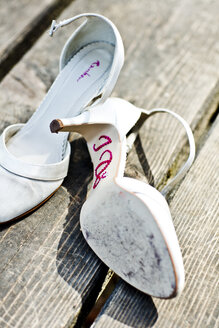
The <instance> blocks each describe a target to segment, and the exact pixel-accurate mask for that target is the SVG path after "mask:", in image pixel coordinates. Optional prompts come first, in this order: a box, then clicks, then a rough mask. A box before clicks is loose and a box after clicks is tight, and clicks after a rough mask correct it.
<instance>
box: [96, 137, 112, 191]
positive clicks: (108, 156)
mask: <svg viewBox="0 0 219 328" xmlns="http://www.w3.org/2000/svg"><path fill="white" fill-rule="evenodd" d="M101 139H105V140H106V142H104V143H103V144H102V145H100V146H98V147H96V145H95V144H94V145H93V150H94V151H95V152H97V151H99V150H100V149H101V148H103V147H106V146H107V145H109V144H111V143H112V140H111V138H110V137H108V136H105V135H102V136H100V137H99V140H101ZM112 159H113V155H112V152H111V150H109V149H106V150H104V151H103V152H102V154H101V155H100V158H99V161H101V162H100V163H99V164H98V165H97V167H96V168H95V170H94V172H95V177H96V180H95V181H94V185H93V189H95V188H96V187H97V185H98V184H99V182H100V180H101V179H104V178H106V174H107V172H106V169H107V167H108V166H109V165H110V163H111V162H112Z"/></svg>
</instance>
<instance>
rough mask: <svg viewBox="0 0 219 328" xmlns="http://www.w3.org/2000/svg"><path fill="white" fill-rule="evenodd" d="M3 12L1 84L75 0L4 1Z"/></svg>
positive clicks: (0, 28) (0, 56)
mask: <svg viewBox="0 0 219 328" xmlns="http://www.w3.org/2000/svg"><path fill="white" fill-rule="evenodd" d="M2 1H3V3H1V12H0V20H1V26H0V80H2V79H3V78H4V77H5V75H6V74H7V73H8V72H9V71H10V69H11V68H12V67H13V66H14V65H15V64H16V63H17V62H18V61H19V60H20V59H21V57H22V56H23V55H24V54H25V53H26V52H27V51H28V50H29V48H31V46H32V45H33V44H34V42H35V41H36V40H37V39H38V38H39V37H40V36H41V34H42V33H43V32H44V31H45V29H46V28H48V26H49V25H50V23H51V19H52V17H54V15H58V14H60V13H61V12H62V10H63V9H64V8H65V7H66V6H67V5H69V3H70V2H72V0H62V1H60V0H43V1H40V2H39V1H36V0H31V1H28V0H21V1H14V0H12V1H5V0H2Z"/></svg>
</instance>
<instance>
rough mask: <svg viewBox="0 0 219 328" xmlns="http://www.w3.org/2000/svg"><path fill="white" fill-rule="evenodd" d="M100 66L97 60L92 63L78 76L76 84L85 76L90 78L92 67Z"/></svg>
mask: <svg viewBox="0 0 219 328" xmlns="http://www.w3.org/2000/svg"><path fill="white" fill-rule="evenodd" d="M98 66H100V62H99V60H97V61H96V62H93V63H92V64H91V65H90V66H89V67H88V69H87V70H86V71H85V72H84V73H83V74H81V75H80V76H79V78H78V79H77V82H79V81H80V80H81V79H83V78H84V77H85V76H90V74H89V72H90V71H91V70H92V68H94V67H98Z"/></svg>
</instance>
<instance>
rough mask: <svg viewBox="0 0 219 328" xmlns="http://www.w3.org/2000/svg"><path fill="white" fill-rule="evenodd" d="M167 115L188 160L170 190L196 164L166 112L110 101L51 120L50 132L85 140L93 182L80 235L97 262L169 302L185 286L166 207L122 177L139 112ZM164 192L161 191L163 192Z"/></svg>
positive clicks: (149, 189) (158, 195)
mask: <svg viewBox="0 0 219 328" xmlns="http://www.w3.org/2000/svg"><path fill="white" fill-rule="evenodd" d="M142 111H143V112H145V114H146V115H153V114H155V112H168V113H170V114H172V115H173V116H175V117H176V118H177V119H179V120H180V122H181V123H182V124H183V125H184V126H185V128H186V132H187V135H188V137H189V143H190V156H189V159H188V161H187V162H186V164H185V165H184V166H183V169H182V170H181V171H180V173H179V174H178V175H177V177H176V178H175V179H174V180H173V181H172V182H171V183H170V184H169V185H168V188H167V189H166V190H169V189H170V187H172V186H173V185H174V184H175V182H176V181H178V180H179V178H182V176H183V175H184V174H185V173H186V171H187V170H188V167H189V166H191V164H192V161H193V159H194V147H195V146H194V139H193V135H192V132H191V129H190V128H189V126H188V124H187V123H186V122H185V121H184V120H183V119H182V118H181V117H180V116H179V115H177V114H175V113H173V112H171V111H169V110H166V109H153V110H151V111H145V110H141V109H139V108H136V107H134V106H133V105H131V104H129V103H128V102H126V101H124V100H121V99H118V98H110V99H108V100H107V101H106V102H105V104H104V105H102V106H101V107H100V106H96V108H95V109H93V110H92V111H90V112H89V111H88V112H86V113H85V112H84V113H83V114H81V115H80V116H78V117H75V118H73V119H63V120H62V119H61V120H54V121H53V122H52V123H51V131H52V132H59V131H62V132H64V131H76V132H79V133H81V134H82V135H83V136H84V137H85V138H86V141H87V144H88V149H89V152H90V156H91V159H92V162H93V165H94V174H93V183H92V187H91V190H90V192H89V194H88V197H87V200H86V201H85V203H84V204H83V206H82V209H81V214H80V223H81V229H82V232H83V235H84V237H85V239H86V241H87V243H88V244H89V245H90V247H91V248H92V249H93V251H94V252H95V253H96V254H97V255H98V256H99V258H100V259H101V260H102V261H103V262H104V263H105V264H107V265H108V266H109V267H110V268H111V269H112V270H113V271H115V272H116V273H117V274H118V275H119V276H120V277H122V278H123V279H124V280H125V281H127V282H128V283H130V284H131V285H133V286H134V287H136V288H137V289H139V290H141V291H143V292H145V293H147V294H150V295H152V296H155V297H159V298H171V297H174V296H176V295H177V294H179V293H180V292H181V291H182V289H183V286H184V268H183V260H182V255H181V252H180V248H179V244H178V240H177V236H176V233H175V229H174V226H173V223H172V219H171V214H170V210H169V206H168V204H167V202H166V200H165V198H164V197H163V196H162V194H161V193H160V192H159V191H158V190H156V189H155V188H153V187H152V186H150V185H148V184H146V183H143V182H141V181H137V180H135V179H131V178H126V177H124V176H123V173H124V168H125V159H126V133H127V132H128V131H129V130H130V128H131V127H132V125H134V124H135V123H136V121H137V120H138V118H139V117H140V114H141V112H142ZM166 190H164V191H165V192H166Z"/></svg>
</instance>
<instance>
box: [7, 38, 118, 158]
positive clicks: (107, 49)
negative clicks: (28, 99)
mask: <svg viewBox="0 0 219 328" xmlns="http://www.w3.org/2000/svg"><path fill="white" fill-rule="evenodd" d="M113 53H114V46H113V45H111V44H108V43H105V42H94V43H91V44H89V45H87V46H85V47H83V48H82V49H81V50H80V51H79V52H78V53H77V54H76V55H75V56H74V57H73V58H72V59H71V60H70V61H69V62H68V63H67V65H66V66H65V67H64V69H63V70H62V71H61V72H60V73H59V75H58V76H57V78H56V80H55V81H54V83H53V85H52V86H51V88H50V90H49V91H48V93H47V95H46V97H45V98H44V100H43V102H42V103H41V105H40V106H39V108H38V110H37V111H36V112H35V114H34V115H33V116H32V117H31V118H30V120H29V121H28V122H27V124H26V125H25V126H24V127H23V128H22V129H21V130H20V131H19V132H18V133H17V134H16V135H15V136H13V137H12V138H11V139H10V140H9V142H8V144H7V147H8V149H9V151H10V152H11V153H12V154H13V155H15V156H16V157H18V158H19V159H21V160H23V161H27V162H31V163H33V162H34V163H36V164H49V163H55V162H57V161H60V160H62V159H63V155H64V153H65V145H66V143H65V140H66V138H67V135H68V134H67V133H62V134H57V135H55V134H51V132H50V129H49V124H50V122H51V121H52V120H53V119H55V118H57V117H63V118H64V117H73V116H76V115H78V114H80V113H81V111H82V110H83V108H84V107H85V106H86V105H87V104H88V103H89V102H90V101H91V100H92V99H93V98H94V97H95V96H97V95H98V94H99V92H100V90H101V89H102V88H103V86H104V83H105V81H106V79H107V78H108V75H109V71H110V68H111V64H112V60H113Z"/></svg>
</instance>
